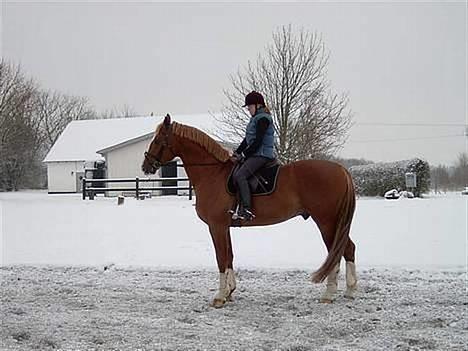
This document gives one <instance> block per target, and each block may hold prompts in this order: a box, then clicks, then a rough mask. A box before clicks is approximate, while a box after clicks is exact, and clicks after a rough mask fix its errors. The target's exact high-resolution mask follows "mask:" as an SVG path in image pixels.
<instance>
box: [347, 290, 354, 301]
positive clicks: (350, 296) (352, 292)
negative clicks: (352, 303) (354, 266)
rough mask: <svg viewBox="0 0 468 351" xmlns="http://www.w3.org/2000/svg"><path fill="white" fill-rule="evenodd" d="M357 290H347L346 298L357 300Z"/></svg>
mask: <svg viewBox="0 0 468 351" xmlns="http://www.w3.org/2000/svg"><path fill="white" fill-rule="evenodd" d="M355 294H356V289H346V291H345V293H344V297H345V298H347V299H350V300H354V299H355Z"/></svg>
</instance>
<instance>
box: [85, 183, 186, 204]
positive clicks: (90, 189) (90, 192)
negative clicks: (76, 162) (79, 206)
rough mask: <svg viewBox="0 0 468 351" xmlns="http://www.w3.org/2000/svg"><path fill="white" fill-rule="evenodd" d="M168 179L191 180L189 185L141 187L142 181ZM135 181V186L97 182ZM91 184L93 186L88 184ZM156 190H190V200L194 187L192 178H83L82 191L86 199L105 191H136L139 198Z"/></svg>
mask: <svg viewBox="0 0 468 351" xmlns="http://www.w3.org/2000/svg"><path fill="white" fill-rule="evenodd" d="M167 181H175V182H187V181H188V182H189V186H188V187H187V186H172V185H168V186H153V187H141V186H140V185H141V183H149V182H167ZM133 182H134V183H135V187H115V188H112V187H107V186H106V187H99V186H96V184H102V183H133ZM88 184H89V185H91V186H88ZM154 190H188V191H189V200H192V197H193V194H192V193H193V187H192V183H191V182H190V179H188V178H170V177H167V178H139V177H135V178H114V179H86V178H83V179H82V192H83V200H86V197H89V199H90V200H94V196H95V195H96V193H98V192H104V191H134V192H135V197H136V198H137V199H139V198H140V194H142V193H145V192H147V191H154Z"/></svg>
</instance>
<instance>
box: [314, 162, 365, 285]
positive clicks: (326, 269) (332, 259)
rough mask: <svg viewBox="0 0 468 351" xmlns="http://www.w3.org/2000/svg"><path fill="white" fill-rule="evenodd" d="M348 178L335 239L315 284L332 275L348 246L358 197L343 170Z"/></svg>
mask: <svg viewBox="0 0 468 351" xmlns="http://www.w3.org/2000/svg"><path fill="white" fill-rule="evenodd" d="M343 170H344V171H345V176H346V190H345V193H344V196H343V197H342V198H341V202H340V207H339V210H338V212H337V218H338V221H337V223H336V232H335V238H334V239H333V244H332V247H331V249H330V251H329V252H328V256H327V258H326V260H325V262H324V263H323V264H322V266H320V268H319V269H318V270H317V271H316V272H314V274H313V275H312V281H313V282H314V283H321V282H323V281H324V280H325V278H326V277H327V276H328V274H330V272H331V271H332V270H333V269H334V267H335V266H336V265H337V264H338V263H339V262H340V260H341V257H343V254H344V251H345V249H346V246H347V244H348V238H349V230H350V227H351V221H352V220H353V214H354V209H355V207H356V196H355V193H354V185H353V180H352V178H351V175H350V174H349V172H348V171H347V170H346V169H345V168H343Z"/></svg>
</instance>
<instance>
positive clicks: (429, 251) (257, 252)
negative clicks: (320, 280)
mask: <svg viewBox="0 0 468 351" xmlns="http://www.w3.org/2000/svg"><path fill="white" fill-rule="evenodd" d="M0 211H1V218H2V219H1V221H2V222H1V234H2V243H1V244H2V250H1V262H2V264H4V265H11V264H57V265H103V264H109V263H115V264H118V265H143V266H153V267H183V268H184V267H185V268H210V267H214V266H215V265H216V263H215V256H214V250H213V248H212V243H211V238H210V235H209V233H208V229H207V226H206V225H205V223H203V222H202V221H201V220H200V219H198V217H197V215H196V212H195V208H194V207H193V202H191V201H189V200H188V199H187V197H165V198H162V197H160V198H153V199H147V200H144V201H137V200H135V199H131V198H127V199H126V200H125V204H124V205H122V206H117V200H116V199H115V198H104V197H98V198H97V199H96V200H94V201H90V200H86V201H83V200H81V197H80V195H47V194H46V193H44V192H25V193H0ZM467 213H468V196H462V195H461V194H459V193H458V194H457V193H449V194H447V195H442V196H440V195H439V196H436V197H435V196H432V197H429V198H424V199H400V200H384V199H378V198H359V199H358V201H357V204H356V213H355V217H354V220H353V224H352V228H351V237H352V238H353V240H354V241H355V243H356V246H357V251H356V260H357V265H358V267H360V266H361V267H377V266H384V267H389V266H398V267H426V268H427V267H433V268H440V267H453V266H465V265H466V253H467V252H466V250H467V247H466V242H467ZM232 239H233V245H234V254H235V258H234V260H235V265H236V266H237V267H250V268H301V269H315V268H317V267H318V266H319V265H320V263H321V262H322V261H323V259H324V258H325V254H326V252H325V246H324V244H323V242H322V239H321V236H320V232H319V231H318V228H317V226H316V225H315V223H314V222H313V221H312V220H310V219H309V220H308V221H304V220H303V219H302V217H297V218H294V219H292V220H290V221H288V222H285V223H282V224H279V225H275V226H269V227H259V228H236V229H232Z"/></svg>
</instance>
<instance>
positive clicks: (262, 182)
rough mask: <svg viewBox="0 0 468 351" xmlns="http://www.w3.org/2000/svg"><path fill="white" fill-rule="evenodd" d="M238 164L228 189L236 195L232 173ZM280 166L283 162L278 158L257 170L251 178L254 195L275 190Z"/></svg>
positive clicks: (229, 180) (250, 183)
mask: <svg viewBox="0 0 468 351" xmlns="http://www.w3.org/2000/svg"><path fill="white" fill-rule="evenodd" d="M238 166H239V164H237V165H235V166H234V167H233V169H232V171H231V174H230V175H229V178H228V182H227V190H228V193H229V194H230V195H235V194H236V192H237V189H236V186H235V185H234V181H233V180H232V174H233V173H234V170H235V169H236V168H237V167H238ZM280 168H281V164H280V163H279V162H278V161H277V160H273V161H271V162H269V163H267V164H265V165H264V166H263V167H262V168H260V169H259V170H258V171H257V172H255V173H254V174H253V176H251V177H250V178H249V185H250V190H251V192H252V195H253V196H254V195H269V194H271V193H272V192H273V191H275V188H276V181H277V179H278V174H279V171H280Z"/></svg>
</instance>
